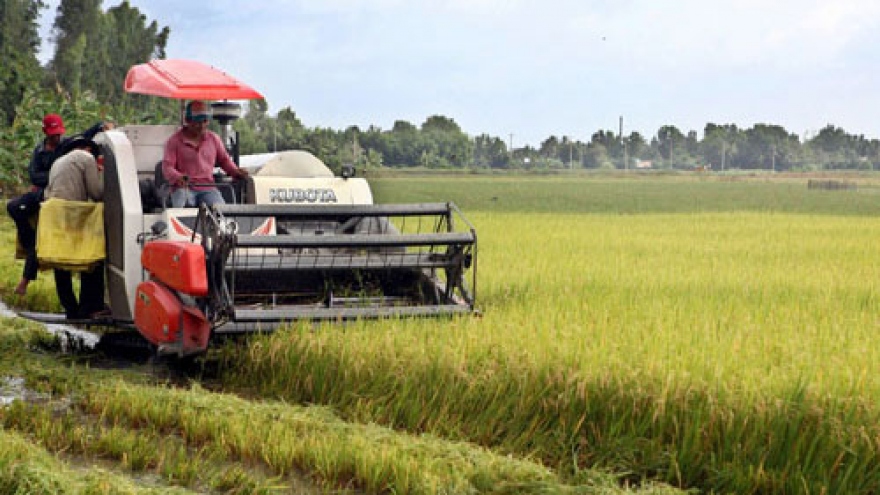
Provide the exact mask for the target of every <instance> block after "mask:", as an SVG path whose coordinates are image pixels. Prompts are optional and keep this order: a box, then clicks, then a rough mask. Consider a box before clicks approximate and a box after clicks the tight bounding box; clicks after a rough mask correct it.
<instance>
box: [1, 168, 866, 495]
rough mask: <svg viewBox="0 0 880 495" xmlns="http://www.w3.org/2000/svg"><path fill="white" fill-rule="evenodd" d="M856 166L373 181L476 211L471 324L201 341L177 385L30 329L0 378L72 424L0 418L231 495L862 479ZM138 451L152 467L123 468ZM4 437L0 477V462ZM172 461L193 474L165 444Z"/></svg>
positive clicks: (13, 430) (18, 430)
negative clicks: (782, 171) (195, 373)
mask: <svg viewBox="0 0 880 495" xmlns="http://www.w3.org/2000/svg"><path fill="white" fill-rule="evenodd" d="M734 179H735V180H734ZM857 180H858V182H859V187H858V189H857V190H847V191H815V190H808V188H807V185H806V179H805V178H798V177H784V178H783V177H772V178H770V177H747V178H730V177H722V178H715V177H709V178H705V177H701V178H694V177H691V176H671V177H667V176H659V177H648V178H646V177H638V178H626V177H609V176H572V177H513V178H511V177H486V176H474V177H435V178H417V177H400V178H383V179H379V180H377V181H375V182H374V190H375V195H376V197H377V201H379V202H403V201H406V202H409V201H438V200H453V201H455V202H456V203H457V204H458V205H459V206H460V207H461V208H462V209H463V210H464V212H465V214H466V216H467V217H468V218H469V220H471V222H472V223H473V224H474V225H475V226H476V228H477V233H478V237H479V259H478V266H477V270H478V272H477V287H476V292H477V301H478V306H479V309H480V311H481V316H478V317H468V318H454V319H440V320H386V321H375V322H358V323H354V324H349V325H344V326H342V325H322V326H317V327H316V326H313V325H306V324H294V325H291V326H290V327H288V328H285V329H282V330H281V331H279V332H276V333H274V334H272V335H268V336H263V337H254V338H250V339H248V340H246V341H242V342H239V343H238V344H230V345H227V346H224V347H218V348H216V349H214V350H213V351H212V353H211V355H210V356H209V361H210V362H211V367H212V369H216V370H218V372H217V374H216V375H215V376H212V377H211V380H210V381H209V382H205V383H204V384H202V385H200V383H201V382H200V380H199V378H198V377H190V378H189V380H190V382H188V383H189V384H188V385H187V386H185V387H180V386H179V384H175V383H171V384H169V383H166V382H164V381H163V380H162V379H161V378H157V377H156V376H154V374H153V373H152V372H145V371H144V370H136V371H135V372H133V373H132V372H131V370H129V371H126V372H119V371H112V370H111V371H107V370H97V369H91V368H90V367H89V366H88V365H87V364H86V365H83V364H82V363H80V362H78V361H77V360H71V359H70V358H66V357H64V356H59V355H57V354H53V353H48V355H44V354H43V353H40V354H39V355H37V356H35V355H34V354H33V352H23V351H22V350H21V349H22V348H23V347H25V348H32V347H33V345H32V344H27V343H28V342H32V341H33V339H34V338H35V337H33V336H32V335H31V336H28V335H30V334H29V333H28V332H26V331H25V330H16V331H15V332H13V334H15V335H25V337H20V338H16V339H14V340H9V337H5V339H6V340H2V343H3V345H0V352H3V356H4V357H3V359H0V371H2V373H6V374H11V373H13V368H11V367H10V366H12V367H16V366H18V367H22V368H26V369H29V370H31V372H30V373H24V374H25V375H27V376H29V377H30V378H29V379H30V380H32V381H33V383H35V384H43V385H42V386H44V387H46V386H48V385H47V383H52V384H55V385H53V386H52V387H49V388H50V389H52V388H54V389H56V390H54V392H53V394H54V395H52V396H53V397H56V396H58V397H72V399H71V404H72V405H71V406H69V408H68V409H67V411H68V412H66V413H65V414H68V415H73V419H74V421H73V423H72V424H74V425H75V424H78V423H77V420H79V422H80V423H84V424H85V425H86V426H85V427H84V429H83V431H82V432H80V433H79V434H77V435H79V436H77V435H74V433H75V432H76V430H77V429H76V428H74V427H70V428H66V429H62V430H61V431H58V432H54V433H53V430H52V429H51V428H49V427H48V425H51V424H53V422H56V423H57V422H58V421H57V418H55V419H53V415H52V413H51V410H52V407H53V406H50V405H46V404H42V403H40V402H39V401H30V402H28V401H23V402H24V403H16V404H15V405H14V406H13V407H9V408H5V409H0V424H2V425H3V429H0V433H2V434H4V435H7V436H8V437H9V438H13V439H14V442H13V443H14V444H15V445H19V446H21V445H26V446H30V447H29V448H32V449H36V450H37V451H38V452H39V453H37V454H35V453H28V454H27V456H35V457H34V458H40V459H43V458H44V457H45V456H46V455H49V456H50V457H51V454H52V453H58V452H76V454H77V459H78V460H77V463H79V464H81V463H83V462H97V461H101V462H102V463H103V464H102V465H103V466H104V468H105V469H108V470H110V471H111V472H112V474H113V475H114V476H117V477H122V478H123V479H124V483H122V482H120V483H119V484H114V485H113V486H128V485H127V484H131V483H132V481H131V479H132V475H131V474H130V473H132V472H135V473H151V474H153V475H154V476H158V477H159V478H160V479H161V480H162V482H161V483H160V486H167V487H174V488H175V489H180V490H205V491H209V492H224V491H223V490H231V489H232V490H239V491H238V492H237V493H257V492H261V493H268V492H272V490H278V491H280V492H284V491H295V490H294V489H293V488H291V487H292V486H296V484H295V482H294V481H293V480H300V481H301V480H302V479H306V480H308V481H309V483H311V484H313V485H314V486H315V487H317V488H316V489H317V491H316V493H317V492H321V491H328V490H337V489H340V488H345V489H353V490H355V492H356V493H357V492H362V493H616V492H620V493H624V492H626V493H629V492H633V491H637V492H639V493H674V492H675V491H676V490H677V489H681V490H693V491H696V492H700V493H792V494H794V493H829V494H832V493H840V494H843V493H866V494H867V493H876V492H878V491H880V463H878V461H877V451H878V449H880V421H878V419H880V417H878V412H880V411H878V407H877V406H876V404H878V402H880V379H878V378H877V373H876V363H877V362H878V359H877V358H878V353H880V345H878V343H877V342H876V339H875V334H876V332H877V330H878V326H880V318H878V315H880V312H878V310H880V289H878V283H877V281H878V280H880V242H878V241H880V195H878V193H877V189H876V185H875V182H874V181H875V179H874V178H873V177H871V176H859V177H858V178H857ZM8 228H9V226H8V222H7V225H6V226H5V229H8ZM17 269H20V266H19V265H11V264H10V265H6V266H5V268H4V269H3V270H4V276H3V282H2V284H3V287H2V290H3V292H4V294H9V293H11V289H12V287H13V286H14V282H15V280H17V276H18V272H17V271H16V270H17ZM7 272H8V273H7ZM42 277H43V278H44V279H45V278H46V277H45V275H44V276H42ZM41 283H42V282H41ZM30 297H32V298H34V303H39V302H40V301H41V300H42V299H40V298H39V297H37V296H36V295H33V296H30ZM5 298H6V299H7V300H9V298H8V296H6V297H5ZM25 304H27V302H25ZM46 304H51V303H50V302H47V303H46ZM14 321H15V320H8V321H7V322H6V325H13V322H14ZM0 333H2V332H0ZM23 342H24V343H25V344H23ZM10 362H11V363H12V364H10ZM4 363H5V364H4ZM34 363H39V364H34ZM35 369H48V370H49V371H47V372H42V374H41V373H37V372H34V371H33V370H35ZM34 375H36V376H34ZM59 376H64V377H65V378H64V379H59V378H58V377H59ZM41 377H42V378H41ZM47 377H48V378H47ZM56 382H58V383H56ZM59 383H60V384H59ZM53 400H54V399H53ZM19 402H22V401H19ZM52 403H53V401H47V404H52ZM54 407H57V405H56V406H54ZM47 410H48V411H49V412H47ZM55 414H57V413H55ZM47 415H48V416H47ZM65 417H66V416H65ZM41 418H42V419H41ZM113 428H117V429H118V430H119V431H116V432H113V431H112V430H113ZM104 430H108V431H104ZM113 435H116V436H113ZM169 436H171V437H173V438H174V440H173V441H172V442H171V443H170V444H167V445H166V444H165V443H164V440H163V439H165V438H166V437H169ZM96 438H97V439H101V438H105V439H106V440H104V443H103V444H102V443H100V442H99V441H97V440H94V439H96ZM139 442H140V443H139ZM6 443H7V442H6V441H5V440H4V441H3V442H2V445H5V444H6ZM101 445H103V447H101ZM126 445H128V446H129V447H125V446H126ZM138 445H147V446H151V445H159V446H162V448H163V449H166V450H161V449H160V450H159V451H160V452H165V453H164V454H162V457H161V458H162V459H169V460H168V461H162V462H159V461H158V460H157V459H156V458H155V457H154V458H150V457H149V456H147V455H146V454H141V456H142V457H144V458H145V460H142V461H141V462H139V463H134V462H132V460H131V459H132V456H133V454H131V452H141V450H142V449H146V450H147V451H149V450H150V449H149V448H148V447H143V446H142V447H140V448H138ZM120 446H122V447H120ZM111 447H112V448H111ZM17 448H19V449H21V448H22V447H17ZM181 449H182V450H181ZM129 451H131V452H129ZM5 452H8V451H6V450H4V447H0V487H2V486H3V481H2V480H4V479H13V480H16V479H21V478H18V477H16V476H15V475H12V476H10V475H7V474H6V473H8V472H9V469H7V468H6V467H5V466H9V464H8V463H7V464H4V459H5V457H4V453H5ZM180 452H183V453H184V454H181V453H180ZM186 453H188V455H189V458H190V459H192V462H193V464H194V465H195V466H196V467H197V468H196V469H195V471H196V474H187V473H190V471H188V470H186V469H184V467H182V466H184V465H185V464H186V463H185V462H183V461H174V462H172V461H171V459H176V458H178V457H180V456H184V457H186V455H185V454H186ZM7 455H8V454H7ZM22 455H24V454H22ZM19 458H21V457H19ZM26 458H28V459H30V458H31V457H26ZM47 462H48V461H47ZM52 462H62V464H63V465H64V466H65V468H66V469H68V470H71V469H73V468H72V467H70V466H69V465H68V464H69V463H67V462H66V461H64V460H62V461H58V460H57V459H54V460H52ZM13 465H15V462H13ZM216 465H221V466H230V467H232V468H234V472H235V473H238V475H237V477H236V478H235V480H232V481H230V479H228V478H224V477H222V476H221V475H220V474H217V473H213V470H212V469H211V468H210V467H211V466H216ZM199 466H201V467H199ZM255 466H256V467H255ZM163 469H167V471H163ZM53 472H57V470H54V471H53ZM62 472H63V470H62ZM73 472H74V473H76V470H73ZM70 476H71V477H74V478H76V479H78V480H79V479H81V480H82V481H81V482H82V483H87V482H88V478H83V476H82V475H80V474H70ZM135 478H136V477H135ZM28 479H30V478H28ZM154 481H155V480H154ZM126 483H127V484H126ZM134 484H135V485H137V486H139V487H140V489H143V490H152V489H155V484H154V485H150V484H148V483H147V484H145V483H140V484H138V483H134ZM229 487H232V488H229ZM226 492H228V491H226ZM45 493H50V492H45ZM96 493H103V492H101V491H96ZM224 493H225V492H224Z"/></svg>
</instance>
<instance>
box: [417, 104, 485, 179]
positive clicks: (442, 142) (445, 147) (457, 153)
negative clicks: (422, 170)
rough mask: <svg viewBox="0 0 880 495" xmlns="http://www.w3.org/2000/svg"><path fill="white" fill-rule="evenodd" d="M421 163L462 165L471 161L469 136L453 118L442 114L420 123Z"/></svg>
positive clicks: (447, 165) (437, 165)
mask: <svg viewBox="0 0 880 495" xmlns="http://www.w3.org/2000/svg"><path fill="white" fill-rule="evenodd" d="M421 137H422V140H421V142H422V160H421V161H422V164H423V165H427V166H429V167H463V166H464V165H465V164H469V163H470V162H471V153H472V151H473V150H472V148H471V144H470V138H468V136H467V134H465V133H464V132H462V130H461V127H459V126H458V124H456V123H455V121H454V120H452V119H450V118H448V117H444V116H442V115H433V116H431V117H428V118H427V120H425V122H424V123H423V124H422V128H421Z"/></svg>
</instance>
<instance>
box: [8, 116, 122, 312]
mask: <svg viewBox="0 0 880 495" xmlns="http://www.w3.org/2000/svg"><path fill="white" fill-rule="evenodd" d="M111 128H112V125H111V124H105V123H103V122H99V123H97V124H95V125H94V126H92V127H91V128H89V129H88V130H87V131H85V132H84V133H83V134H82V137H84V138H86V139H92V138H94V137H95V135H96V134H98V132H100V131H102V130H107V129H111ZM64 133H65V129H64V121H62V120H61V116H60V115H58V114H54V113H50V114H48V115H46V116H45V117H44V118H43V134H45V135H46V137H45V138H43V141H42V142H41V143H40V144H38V145H37V147H36V148H34V152H33V155H32V156H31V162H30V164H28V175H29V177H30V181H31V188H30V190H29V191H28V192H26V193H24V194H23V195H21V196H19V197H17V198H15V199H12V200H10V201H9V202H8V203H6V211H7V212H8V213H9V216H10V217H11V218H12V221H14V222H15V228H16V230H17V233H18V242H19V244H21V247H22V249H24V251H25V253H27V254H26V257H25V261H24V271H23V273H22V276H21V280H20V281H19V282H18V285H17V286H16V287H15V293H16V294H20V295H24V294H25V293H27V287H28V284H29V283H30V282H31V280H34V279H36V278H37V269H38V268H39V266H38V264H37V253H36V231H35V230H34V227H33V226H32V225H31V217H33V216H34V215H36V214H37V213H38V212H39V211H40V202H41V201H42V200H43V189H45V187H46V184H48V183H49V171H50V170H51V168H52V163H53V162H55V159H56V158H57V157H58V151H59V150H60V149H61V148H62V147H63V145H64V144H65V143H67V142H68V141H70V138H65V137H64Z"/></svg>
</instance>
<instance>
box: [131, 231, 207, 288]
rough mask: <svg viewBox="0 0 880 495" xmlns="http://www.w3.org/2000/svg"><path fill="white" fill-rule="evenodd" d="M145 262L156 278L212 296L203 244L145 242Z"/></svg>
mask: <svg viewBox="0 0 880 495" xmlns="http://www.w3.org/2000/svg"><path fill="white" fill-rule="evenodd" d="M141 265H143V267H144V269H145V270H147V271H148V272H150V275H152V276H153V277H154V278H157V279H159V280H161V281H162V282H163V283H165V284H166V285H168V287H171V288H172V289H174V290H177V291H180V292H183V293H184V294H189V295H191V296H196V297H203V296H206V295H208V276H207V273H206V269H205V250H204V249H203V248H202V246H201V245H199V244H193V243H191V242H183V241H167V240H158V241H152V242H148V243H147V244H146V245H144V250H143V252H142V253H141Z"/></svg>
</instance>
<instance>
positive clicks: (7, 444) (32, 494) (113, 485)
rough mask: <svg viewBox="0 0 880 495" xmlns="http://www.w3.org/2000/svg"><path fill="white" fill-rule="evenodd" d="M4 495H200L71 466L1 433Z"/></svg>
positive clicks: (14, 435)
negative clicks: (188, 494)
mask: <svg viewBox="0 0 880 495" xmlns="http://www.w3.org/2000/svg"><path fill="white" fill-rule="evenodd" d="M0 493H4V494H10V495H13V494H21V495H43V494H45V495H57V494H76V495H92V494H94V495H98V494H102V495H110V494H119V495H122V494H131V495H135V494H160V493H163V494H186V493H196V492H192V491H189V490H185V489H181V488H175V487H164V486H163V487H155V486H152V487H151V486H144V485H143V484H141V483H138V482H137V481H135V480H133V479H130V478H128V477H126V476H123V475H120V474H118V473H114V472H110V471H107V470H106V469H103V468H100V467H97V466H91V467H88V468H87V469H86V468H78V467H74V466H70V465H67V464H65V463H64V462H62V461H61V460H59V459H58V458H57V457H55V456H53V455H52V454H50V453H49V452H47V451H46V450H42V449H40V448H39V447H36V446H34V444H33V443H32V442H30V441H28V440H27V439H26V438H24V437H23V436H21V435H19V434H17V433H14V432H9V431H6V430H0Z"/></svg>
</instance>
